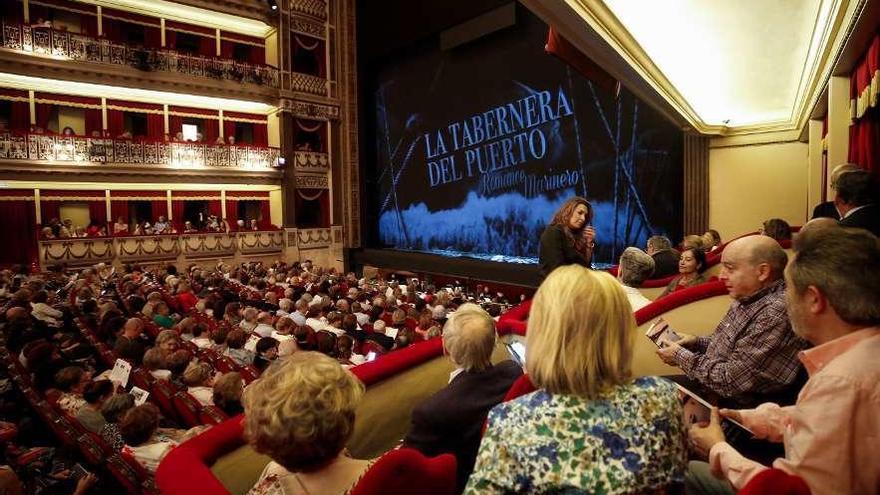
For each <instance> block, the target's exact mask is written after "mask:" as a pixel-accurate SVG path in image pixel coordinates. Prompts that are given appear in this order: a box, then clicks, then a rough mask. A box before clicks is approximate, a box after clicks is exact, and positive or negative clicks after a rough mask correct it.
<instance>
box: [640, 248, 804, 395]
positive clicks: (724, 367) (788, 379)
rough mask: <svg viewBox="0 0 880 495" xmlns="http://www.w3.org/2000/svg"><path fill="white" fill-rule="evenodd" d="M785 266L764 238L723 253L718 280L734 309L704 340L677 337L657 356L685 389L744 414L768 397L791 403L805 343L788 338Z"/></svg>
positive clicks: (782, 255) (779, 253)
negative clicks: (679, 374)
mask: <svg viewBox="0 0 880 495" xmlns="http://www.w3.org/2000/svg"><path fill="white" fill-rule="evenodd" d="M786 261H787V258H786V255H785V252H784V251H783V250H782V248H781V247H780V246H779V243H777V242H776V241H774V240H773V239H771V238H769V237H767V236H761V235H753V236H748V237H743V238H740V239H737V240H735V241H733V242H731V243H730V244H728V245H727V247H726V248H724V251H723V253H722V255H721V273H720V275H719V278H720V279H721V281H722V282H724V284H725V286H726V287H727V291H728V293H729V294H730V296H731V297H732V298H733V299H734V301H733V302H732V303H731V305H730V309H729V310H728V312H727V314H726V315H725V316H724V318H723V319H722V320H721V322H720V323H719V324H718V326H717V327H716V328H715V331H714V332H713V333H712V334H711V335H709V336H706V337H694V336H692V335H687V334H684V333H679V335H680V336H681V337H682V339H681V340H679V341H677V342H672V341H668V342H665V343H664V347H662V348H660V349H659V350H658V351H657V354H658V355H659V356H660V358H661V359H662V360H663V361H664V362H666V363H667V364H669V365H672V366H677V367H679V368H681V370H682V371H683V372H684V374H685V375H686V379H685V378H683V379H684V381H685V382H686V385H687V386H688V388H691V387H693V388H692V390H694V389H696V390H695V391H698V390H703V391H704V393H705V395H710V392H711V394H713V395H714V394H717V395H718V396H720V398H722V399H723V402H724V403H726V404H731V405H734V406H743V407H749V406H754V405H757V404H759V403H760V402H763V401H764V400H766V399H767V398H768V397H774V398H779V397H782V398H783V400H786V401H790V397H789V395H790V394H791V393H793V392H796V391H797V387H798V386H799V385H800V383H799V377H801V372H802V367H801V366H800V364H799V363H798V361H797V354H798V352H800V351H801V350H802V349H803V348H804V347H806V342H804V341H803V340H802V339H800V338H799V337H798V336H797V335H795V334H794V332H792V330H791V323H790V322H789V319H788V315H787V313H786V311H785V298H784V292H785V281H784V280H783V279H782V273H783V270H784V269H785V264H786Z"/></svg>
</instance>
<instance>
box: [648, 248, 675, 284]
mask: <svg viewBox="0 0 880 495" xmlns="http://www.w3.org/2000/svg"><path fill="white" fill-rule="evenodd" d="M679 256H680V255H679V254H678V253H677V252H676V251H675V250H673V249H664V250H663V251H659V252H656V253H654V254H653V255H652V256H651V257H652V258H654V274H653V275H651V278H664V277H668V276H670V275H675V274H677V273H678V258H679Z"/></svg>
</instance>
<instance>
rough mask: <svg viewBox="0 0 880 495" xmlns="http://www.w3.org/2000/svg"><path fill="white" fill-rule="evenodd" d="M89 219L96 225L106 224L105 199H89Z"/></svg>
mask: <svg viewBox="0 0 880 495" xmlns="http://www.w3.org/2000/svg"><path fill="white" fill-rule="evenodd" d="M89 220H91V221H92V222H93V223H96V224H98V225H107V203H106V200H104V199H101V200H97V201H89Z"/></svg>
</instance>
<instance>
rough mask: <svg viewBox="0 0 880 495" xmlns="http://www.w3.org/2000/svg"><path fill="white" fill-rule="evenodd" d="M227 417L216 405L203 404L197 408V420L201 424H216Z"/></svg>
mask: <svg viewBox="0 0 880 495" xmlns="http://www.w3.org/2000/svg"><path fill="white" fill-rule="evenodd" d="M227 419H229V417H228V416H226V413H224V412H223V411H221V410H220V408H219V407H217V406H205V407H203V408H201V410H199V421H200V422H201V424H203V425H216V424H220V423H222V422H224V421H226V420H227Z"/></svg>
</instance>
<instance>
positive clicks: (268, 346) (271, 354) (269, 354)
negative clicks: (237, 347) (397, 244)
mask: <svg viewBox="0 0 880 495" xmlns="http://www.w3.org/2000/svg"><path fill="white" fill-rule="evenodd" d="M254 354H255V356H254V363H253V364H254V367H255V368H257V370H258V371H260V372H262V371H263V370H265V369H266V368H267V367H268V366H269V365H270V364H272V361H275V360H276V359H277V358H278V341H277V340H275V339H273V338H272V337H262V338H260V340H259V341H257V347H256V352H255V353H254Z"/></svg>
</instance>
